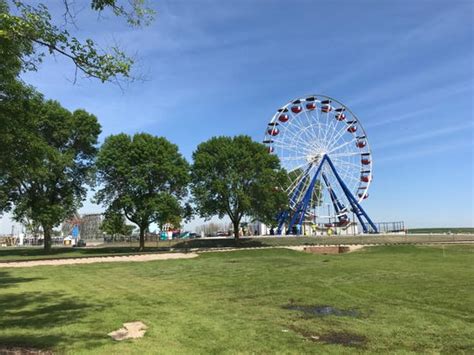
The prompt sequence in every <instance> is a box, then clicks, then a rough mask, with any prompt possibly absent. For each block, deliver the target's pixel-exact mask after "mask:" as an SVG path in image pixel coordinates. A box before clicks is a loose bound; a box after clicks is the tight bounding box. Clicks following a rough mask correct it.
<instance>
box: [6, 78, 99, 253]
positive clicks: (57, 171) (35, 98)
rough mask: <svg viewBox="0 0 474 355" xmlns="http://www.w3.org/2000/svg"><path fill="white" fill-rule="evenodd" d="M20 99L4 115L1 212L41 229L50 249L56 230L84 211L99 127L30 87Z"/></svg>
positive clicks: (21, 89)
mask: <svg viewBox="0 0 474 355" xmlns="http://www.w3.org/2000/svg"><path fill="white" fill-rule="evenodd" d="M17 94H18V95H16V96H15V97H14V98H9V99H5V100H3V101H2V109H1V110H0V125H1V126H2V130H1V132H0V140H1V142H2V144H1V147H0V171H1V172H2V174H1V176H0V210H6V211H8V210H11V209H12V210H13V217H14V219H16V220H18V221H25V220H30V221H33V222H35V223H37V224H39V225H41V227H42V229H43V233H44V237H45V243H44V246H45V249H50V247H51V232H52V228H53V227H55V226H57V225H58V224H59V223H61V222H62V221H63V220H64V219H65V218H67V217H69V216H70V215H71V214H72V213H73V212H74V211H75V210H76V209H77V208H78V207H80V206H81V203H82V200H83V199H84V198H85V195H86V188H85V185H86V184H90V183H92V181H93V176H92V175H91V171H92V167H93V163H94V157H95V154H96V150H97V149H96V144H97V138H98V135H99V133H100V125H99V123H98V122H97V118H96V117H95V116H93V115H91V114H89V113H87V112H86V111H84V110H76V111H74V112H70V111H68V110H67V109H65V108H63V107H62V106H61V105H60V104H59V103H58V102H56V101H45V100H44V99H43V97H42V96H41V95H40V94H38V93H37V92H35V91H34V90H33V89H31V88H27V87H21V86H20V87H19V88H18V92H17ZM12 118H14V119H12Z"/></svg>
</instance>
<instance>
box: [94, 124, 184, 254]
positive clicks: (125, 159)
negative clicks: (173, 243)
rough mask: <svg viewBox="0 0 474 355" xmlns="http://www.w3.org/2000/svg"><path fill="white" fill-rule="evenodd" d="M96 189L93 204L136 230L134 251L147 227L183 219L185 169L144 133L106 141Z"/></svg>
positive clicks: (169, 148) (169, 147) (170, 150)
mask: <svg viewBox="0 0 474 355" xmlns="http://www.w3.org/2000/svg"><path fill="white" fill-rule="evenodd" d="M97 169H98V180H99V182H100V183H101V184H102V188H101V189H100V190H99V191H98V192H97V194H96V199H97V201H98V202H99V203H102V204H103V205H105V206H106V207H107V208H108V209H109V210H113V211H116V212H119V213H123V214H124V215H125V217H126V218H127V219H128V220H129V221H131V222H133V223H135V224H136V225H137V226H138V228H139V229H140V249H141V250H143V249H144V247H145V232H146V231H147V230H148V227H149V226H150V224H151V223H159V224H164V223H166V222H168V221H169V220H175V217H176V216H181V215H182V214H184V209H183V208H182V207H181V205H180V199H181V198H183V197H184V196H185V195H186V186H187V184H188V180H189V174H188V172H189V166H188V164H187V162H186V160H185V159H184V158H183V157H182V156H181V154H180V153H179V152H178V147H177V146H176V145H174V144H172V143H170V142H169V141H168V140H166V139H165V138H163V137H154V136H152V135H149V134H146V133H140V134H135V135H134V136H133V137H131V136H128V135H126V134H118V135H115V136H110V137H108V138H107V139H106V140H105V142H104V144H103V146H102V148H101V149H100V152H99V155H98V159H97Z"/></svg>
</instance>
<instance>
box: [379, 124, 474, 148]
mask: <svg viewBox="0 0 474 355" xmlns="http://www.w3.org/2000/svg"><path fill="white" fill-rule="evenodd" d="M473 130H474V123H473V122H468V123H467V124H464V125H452V126H448V127H443V128H439V129H434V130H433V129H432V128H431V126H427V127H426V131H423V132H421V133H418V134H413V135H410V136H401V137H399V138H395V139H391V140H389V141H385V142H383V143H378V144H377V143H374V144H372V145H373V147H374V148H376V149H378V150H382V149H384V148H388V147H395V146H401V145H404V144H406V143H418V142H421V141H423V140H426V139H430V138H434V137H442V136H446V135H451V134H453V133H457V132H463V131H466V132H472V131H473ZM471 134H472V133H471ZM472 144H473V146H474V142H473V143H472Z"/></svg>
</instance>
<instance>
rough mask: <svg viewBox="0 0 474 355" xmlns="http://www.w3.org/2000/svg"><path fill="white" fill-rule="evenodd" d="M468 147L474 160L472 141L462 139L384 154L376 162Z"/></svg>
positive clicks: (415, 157)
mask: <svg viewBox="0 0 474 355" xmlns="http://www.w3.org/2000/svg"><path fill="white" fill-rule="evenodd" d="M466 148H471V150H470V153H469V152H468V154H470V155H471V157H470V159H471V161H472V158H473V154H474V152H473V150H472V148H473V145H472V142H469V141H460V142H456V143H454V144H439V145H435V146H432V145H428V146H427V147H426V148H421V149H416V150H410V151H404V152H403V153H401V154H400V153H399V154H393V155H383V156H381V157H380V158H378V159H376V164H377V165H379V164H381V165H383V164H386V163H392V162H394V161H400V160H403V161H406V160H412V159H419V158H422V157H426V156H430V155H436V154H441V153H446V152H457V153H458V152H459V151H460V150H465V149H466ZM468 160H469V159H468ZM469 168H470V169H471V174H472V166H470V167H468V169H469ZM471 187H472V186H471Z"/></svg>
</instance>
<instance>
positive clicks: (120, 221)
mask: <svg viewBox="0 0 474 355" xmlns="http://www.w3.org/2000/svg"><path fill="white" fill-rule="evenodd" d="M100 229H101V230H102V231H103V232H105V233H107V234H108V235H111V236H113V237H115V236H116V235H124V236H129V235H131V234H132V232H133V230H134V229H135V227H134V226H131V225H128V224H127V223H125V217H124V216H123V215H122V214H120V213H118V212H117V211H114V210H109V211H106V212H105V218H104V220H103V221H102V224H101V226H100Z"/></svg>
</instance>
